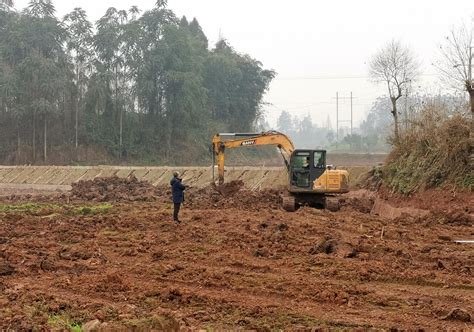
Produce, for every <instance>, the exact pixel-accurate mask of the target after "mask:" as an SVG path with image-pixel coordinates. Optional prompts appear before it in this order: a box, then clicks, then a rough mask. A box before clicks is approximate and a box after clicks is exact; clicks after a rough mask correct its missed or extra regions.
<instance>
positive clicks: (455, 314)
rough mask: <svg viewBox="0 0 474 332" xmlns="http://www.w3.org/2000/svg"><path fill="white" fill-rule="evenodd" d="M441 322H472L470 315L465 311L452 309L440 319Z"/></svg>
mask: <svg viewBox="0 0 474 332" xmlns="http://www.w3.org/2000/svg"><path fill="white" fill-rule="evenodd" d="M441 319H442V320H456V321H460V322H466V323H469V322H472V317H471V314H469V313H468V312H467V311H466V310H464V309H460V308H454V309H452V310H451V311H450V312H449V313H448V314H447V315H446V316H444V317H442V318H441Z"/></svg>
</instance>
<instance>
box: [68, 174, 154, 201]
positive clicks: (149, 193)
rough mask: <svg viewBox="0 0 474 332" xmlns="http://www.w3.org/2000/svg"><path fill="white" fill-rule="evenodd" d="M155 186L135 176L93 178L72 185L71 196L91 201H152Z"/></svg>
mask: <svg viewBox="0 0 474 332" xmlns="http://www.w3.org/2000/svg"><path fill="white" fill-rule="evenodd" d="M155 191H156V188H155V187H154V186H153V185H152V184H150V183H149V182H146V181H139V180H138V179H137V178H136V177H135V176H130V177H128V178H126V179H124V178H119V177H110V178H95V179H94V180H88V181H79V182H77V183H74V184H73V185H72V190H71V198H73V199H81V200H88V201H93V202H116V201H152V200H155V197H156V196H155Z"/></svg>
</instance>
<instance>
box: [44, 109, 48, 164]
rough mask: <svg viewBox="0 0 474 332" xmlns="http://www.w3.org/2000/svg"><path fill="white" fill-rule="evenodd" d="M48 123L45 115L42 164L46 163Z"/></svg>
mask: <svg viewBox="0 0 474 332" xmlns="http://www.w3.org/2000/svg"><path fill="white" fill-rule="evenodd" d="M47 152H48V121H47V118H46V114H45V115H44V142H43V158H44V162H45V163H46V162H47V161H48V153H47Z"/></svg>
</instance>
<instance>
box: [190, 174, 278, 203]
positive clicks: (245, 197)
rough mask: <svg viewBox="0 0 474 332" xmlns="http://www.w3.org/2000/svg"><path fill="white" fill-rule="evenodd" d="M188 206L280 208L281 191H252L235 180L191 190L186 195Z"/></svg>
mask: <svg viewBox="0 0 474 332" xmlns="http://www.w3.org/2000/svg"><path fill="white" fill-rule="evenodd" d="M186 197H187V198H186V205H187V207H188V208H194V209H208V208H239V209H245V210H249V209H256V208H278V206H279V200H280V193H279V191H278V190H272V189H268V190H262V191H251V190H247V189H243V182H242V181H233V182H229V183H228V184H224V185H223V186H209V187H206V188H203V189H198V190H191V191H189V192H188V193H187V196H186Z"/></svg>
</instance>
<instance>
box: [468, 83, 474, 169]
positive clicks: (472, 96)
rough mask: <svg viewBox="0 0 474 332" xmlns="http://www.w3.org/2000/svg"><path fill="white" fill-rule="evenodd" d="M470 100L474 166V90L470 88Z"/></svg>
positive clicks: (472, 161) (470, 138)
mask: <svg viewBox="0 0 474 332" xmlns="http://www.w3.org/2000/svg"><path fill="white" fill-rule="evenodd" d="M468 92H469V100H470V102H471V130H470V131H469V141H470V142H471V160H470V163H471V166H472V167H473V168H474V90H472V89H471V90H469V91H468Z"/></svg>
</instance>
